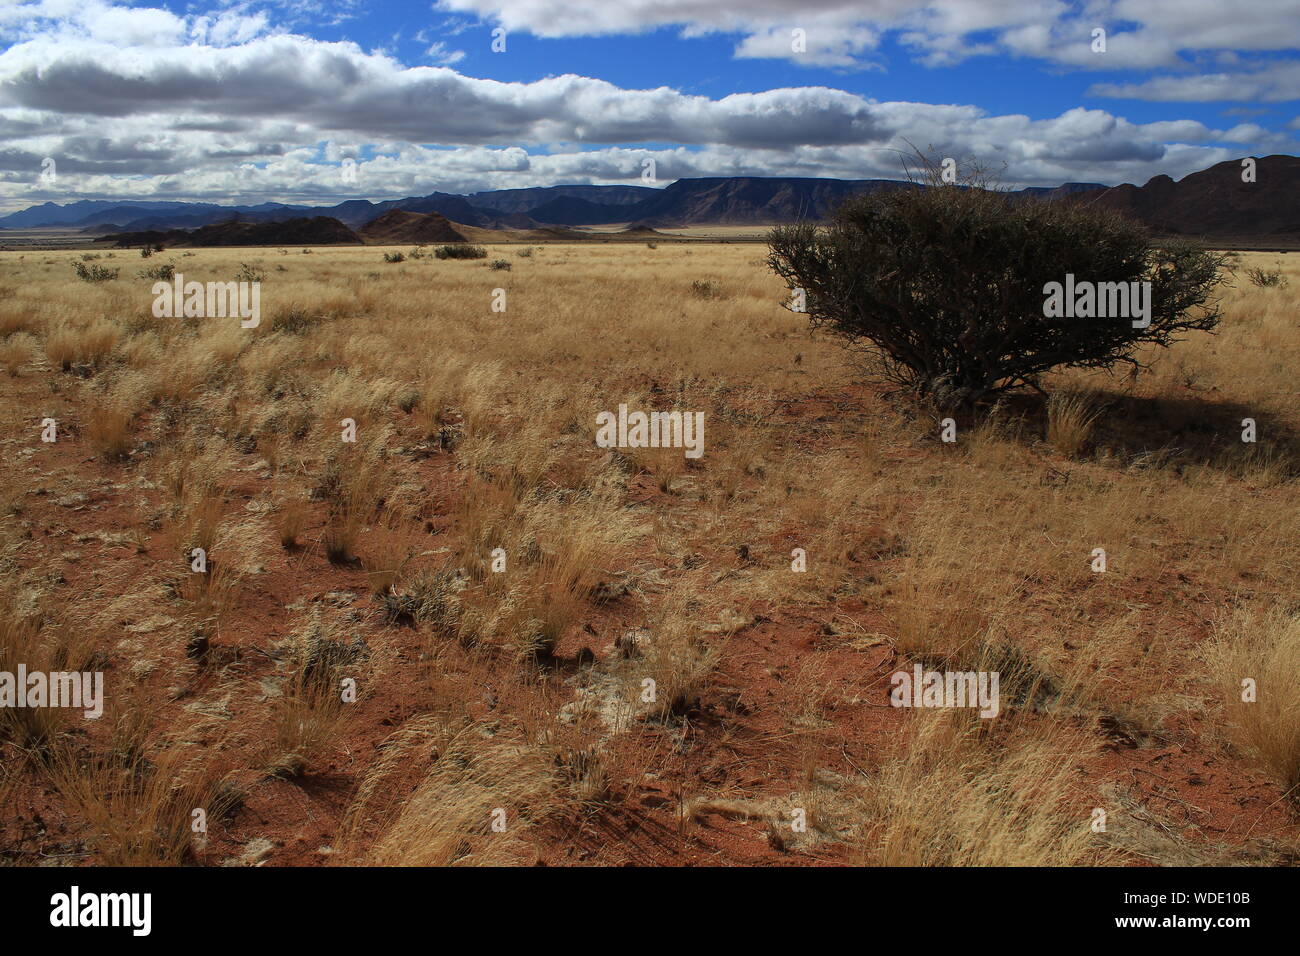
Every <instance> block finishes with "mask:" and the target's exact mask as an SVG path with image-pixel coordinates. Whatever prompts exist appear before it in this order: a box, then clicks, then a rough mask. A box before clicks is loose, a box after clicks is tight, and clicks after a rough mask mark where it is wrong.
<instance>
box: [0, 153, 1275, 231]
mask: <svg viewBox="0 0 1300 956" xmlns="http://www.w3.org/2000/svg"><path fill="white" fill-rule="evenodd" d="M907 185H908V184H907V183H903V182H898V181H896V180H889V179H854V180H844V179H808V178H794V177H759V176H732V177H713V178H699V179H679V180H677V181H676V182H674V183H672V184H671V185H669V186H666V187H664V188H662V189H652V188H650V187H646V186H545V187H534V188H528V189H502V190H495V191H491V192H478V193H473V194H471V195H464V196H462V195H456V194H453V193H442V192H434V193H430V194H429V195H427V196H412V197H408V198H406V199H396V200H386V201H383V202H370V201H369V200H365V199H350V200H347V201H346V202H341V203H338V204H336V205H333V206H294V205H286V204H283V203H260V204H258V205H256V206H220V205H216V204H212V203H183V202H123V201H117V202H113V201H104V200H80V201H78V202H73V203H68V204H66V205H59V204H57V203H43V204H41V205H39V206H32V207H31V208H29V209H24V210H22V211H21V212H15V213H11V214H10V215H8V216H4V217H0V228H5V229H32V228H40V227H64V228H72V229H79V230H81V231H83V232H86V233H88V234H94V235H103V234H108V233H143V232H168V231H171V230H177V229H184V230H195V229H199V228H202V227H205V226H212V225H213V224H217V223H229V222H232V221H233V222H238V223H244V224H257V223H276V222H285V221H287V220H293V219H315V218H319V217H327V218H330V219H335V220H337V221H338V222H340V223H341V224H343V226H345V227H346V228H347V229H348V230H356V231H364V230H363V229H362V227H364V226H366V225H367V224H369V223H373V222H374V221H375V220H377V219H379V218H380V217H381V216H383V215H384V214H385V213H388V212H390V211H392V210H402V211H405V212H408V213H429V214H432V213H436V214H437V215H438V216H441V217H445V218H446V219H448V220H451V221H452V222H454V223H455V224H457V227H459V226H470V227H474V228H476V229H506V230H536V229H539V228H544V227H550V226H598V225H599V226H603V225H611V224H619V223H622V224H627V225H630V226H633V227H649V228H673V227H681V226H701V225H768V224H773V223H780V222H791V221H794V220H797V219H804V218H807V219H824V218H826V217H827V216H828V215H829V214H830V213H831V212H832V211H833V210H834V208H835V206H836V205H838V204H839V203H840V202H842V201H843V200H844V199H846V198H847V197H849V196H851V195H854V194H856V193H862V192H872V191H876V190H881V189H900V188H906V187H907ZM1012 195H1014V196H1018V197H1022V198H1026V199H1031V198H1032V199H1042V198H1055V197H1062V196H1065V197H1069V198H1070V199H1072V200H1074V201H1078V202H1089V203H1098V204H1101V205H1104V206H1107V207H1110V208H1114V209H1117V210H1120V211H1122V212H1125V213H1127V214H1128V215H1131V216H1133V217H1135V218H1137V219H1140V220H1142V221H1143V222H1145V223H1147V224H1148V225H1150V226H1151V228H1152V229H1153V230H1155V231H1157V232H1159V233H1164V234H1170V233H1177V234H1186V235H1204V236H1240V237H1246V236H1279V235H1288V234H1294V235H1300V158H1297V157H1294V156H1266V157H1263V158H1261V159H1259V160H1257V161H1256V175H1255V181H1254V182H1250V183H1247V182H1243V181H1242V166H1241V160H1232V161H1229V162H1225V163H1219V164H1218V165H1215V166H1212V167H1211V168H1209V169H1207V170H1203V171H1202V172H1199V173H1193V174H1191V175H1189V176H1187V177H1185V178H1183V179H1182V180H1180V181H1178V182H1174V180H1172V179H1170V178H1169V177H1168V176H1157V177H1155V178H1154V179H1152V180H1151V181H1150V182H1148V183H1147V184H1146V185H1145V186H1133V185H1123V186H1115V187H1106V186H1103V185H1100V184H1098V183H1065V184H1064V185H1061V186H1057V187H1052V188H1047V187H1032V188H1029V189H1022V190H1017V191H1014V192H1013V193H1012ZM390 228H391V229H395V230H396V231H397V232H400V231H401V227H400V224H399V223H396V222H390V223H388V224H387V225H386V226H385V227H384V231H388V230H389V229H390ZM406 228H409V229H412V230H414V231H416V232H419V231H422V230H426V229H428V230H432V232H437V231H438V230H439V229H440V228H441V227H440V226H438V225H437V224H436V223H434V224H432V225H431V224H429V223H418V224H409V223H408V224H407V227H406ZM286 241H288V240H286ZM340 241H344V240H340Z"/></svg>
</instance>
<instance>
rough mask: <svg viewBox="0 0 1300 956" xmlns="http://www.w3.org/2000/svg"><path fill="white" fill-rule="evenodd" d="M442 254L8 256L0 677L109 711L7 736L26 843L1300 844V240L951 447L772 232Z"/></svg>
mask: <svg viewBox="0 0 1300 956" xmlns="http://www.w3.org/2000/svg"><path fill="white" fill-rule="evenodd" d="M385 251H391V252H395V251H402V252H404V253H405V254H406V255H407V258H406V260H405V261H403V262H386V261H384V257H383V255H382V253H384V252H385ZM410 252H411V250H410V249H409V248H408V249H402V250H384V249H381V248H376V247H364V248H358V247H348V248H317V249H313V250H303V249H300V248H289V249H284V250H278V249H219V250H216V249H200V250H195V251H192V252H190V251H180V250H167V251H165V252H162V253H158V254H156V255H154V256H152V257H150V258H148V259H143V258H141V257H140V256H139V254H138V252H137V251H136V250H118V251H116V252H114V253H112V254H111V255H110V254H108V253H82V252H73V251H56V252H43V251H26V252H22V251H14V252H5V253H0V335H3V337H4V338H3V344H2V345H0V365H2V366H3V370H4V374H3V375H0V396H2V398H0V409H2V410H3V429H2V430H0V436H2V438H3V454H4V458H5V464H6V467H5V469H4V472H3V479H0V480H2V486H0V506H2V508H3V523H2V524H0V529H2V530H0V560H2V561H3V563H4V570H3V580H4V585H3V594H2V596H0V597H2V599H3V601H4V608H3V617H0V670H13V669H14V667H15V666H16V664H18V663H25V664H26V666H27V667H28V668H29V669H37V668H38V667H42V668H44V669H46V670H75V671H99V672H102V673H103V675H104V686H105V706H104V713H103V715H102V716H101V717H100V718H99V719H97V720H88V719H85V718H83V716H82V714H81V713H80V712H77V711H68V710H66V709H64V710H57V709H51V708H41V709H17V708H11V709H8V710H6V711H2V712H0V774H2V775H0V806H2V807H3V812H0V861H2V862H5V863H8V864H17V865H87V864H106V863H160V864H201V865H210V866H220V865H258V864H269V865H301V866H321V865H339V864H355V863H378V864H448V863H461V864H474V863H479V864H484V863H486V864H495V863H518V864H524V865H531V864H538V863H542V864H546V865H561V864H604V865H616V864H627V863H633V864H641V865H681V864H754V863H762V864H773V865H808V864H827V863H829V864H843V863H859V864H923V865H928V864H941V865H944V864H946V865H982V864H1046V865H1081V864H1115V865H1151V864H1178V863H1182V864H1215V863H1242V864H1249V865H1275V864H1281V863H1287V862H1294V861H1295V858H1296V855H1297V846H1298V840H1300V836H1298V834H1297V828H1296V825H1297V805H1296V802H1295V799H1294V797H1295V787H1296V785H1297V783H1300V705H1298V704H1297V700H1298V695H1297V693H1296V690H1297V686H1300V604H1297V595H1300V589H1298V588H1297V578H1298V576H1300V574H1298V572H1300V563H1298V562H1300V509H1298V508H1297V495H1296V492H1297V475H1298V471H1300V470H1298V469H1297V461H1298V458H1297V438H1296V436H1297V434H1300V411H1298V410H1297V388H1296V382H1297V375H1296V370H1297V368H1298V367H1300V326H1298V325H1297V319H1296V316H1297V305H1298V303H1300V300H1298V298H1297V297H1298V296H1300V257H1298V256H1296V255H1294V254H1291V255H1287V254H1259V253H1244V254H1242V255H1241V256H1240V258H1239V264H1240V266H1241V267H1242V269H1241V270H1239V271H1238V273H1237V275H1236V277H1235V278H1234V279H1233V282H1232V285H1231V286H1229V287H1227V288H1225V290H1224V302H1225V318H1224V322H1223V324H1222V326H1221V328H1220V330H1219V333H1218V334H1216V335H1205V334H1197V335H1194V336H1190V337H1189V338H1188V339H1187V340H1185V341H1183V342H1181V343H1178V344H1177V345H1175V346H1174V347H1173V349H1172V350H1169V351H1167V352H1164V353H1162V354H1159V355H1156V354H1151V355H1150V356H1149V357H1150V358H1151V359H1152V360H1153V362H1154V367H1153V368H1152V369H1151V370H1150V371H1149V372H1146V373H1143V374H1141V375H1139V376H1137V377H1136V378H1132V377H1129V376H1127V375H1123V376H1117V377H1112V376H1108V375H1106V374H1102V373H1088V374H1083V373H1066V374H1062V375H1060V376H1057V377H1055V378H1052V379H1050V380H1049V381H1048V382H1046V383H1045V385H1046V386H1047V390H1048V392H1049V393H1050V395H1051V397H1050V399H1044V398H1043V397H1042V396H1040V395H1037V394H1029V395H1025V396H1023V397H1017V398H1015V399H1013V400H1007V401H1005V402H1003V403H1002V404H1000V405H998V406H997V407H994V408H988V409H985V410H983V411H982V413H981V414H980V415H979V416H978V417H976V418H972V419H970V420H959V421H957V422H956V423H955V424H956V440H955V441H953V442H944V441H942V440H941V427H940V423H939V421H938V419H937V417H936V416H935V415H933V414H931V413H928V412H926V411H925V409H924V408H923V407H921V406H919V405H917V404H915V403H914V402H912V401H911V400H909V399H908V398H907V397H905V396H901V395H893V394H890V393H889V392H888V391H887V390H886V389H885V388H883V387H882V386H878V385H872V384H870V382H871V380H872V376H871V372H872V369H871V367H870V364H869V363H866V364H864V363H863V362H859V361H857V360H856V359H855V357H854V356H853V355H852V354H850V353H849V352H846V351H845V350H844V349H843V348H842V347H841V346H840V345H839V344H838V343H836V342H834V341H832V340H829V339H826V338H824V337H821V336H817V335H814V334H812V333H811V332H810V331H809V329H808V326H807V319H806V317H805V316H802V315H799V314H795V313H792V312H790V311H788V310H786V309H785V308H783V307H782V301H783V300H784V299H785V297H786V292H785V289H784V287H783V286H782V284H781V282H780V281H779V280H778V279H777V278H776V277H775V276H773V275H772V274H771V273H770V272H769V271H768V269H767V268H766V266H765V265H764V262H763V256H764V254H765V249H764V247H763V246H762V245H760V244H744V243H732V244H721V243H719V244H713V243H697V244H673V243H664V244H662V245H656V246H655V247H651V246H650V245H646V244H640V243H636V244H634V243H624V244H617V245H615V244H608V245H606V244H581V243H575V244H569V245H564V244H551V245H545V246H533V247H524V246H495V247H492V248H491V249H490V252H489V257H488V259H485V260H477V261H456V260H438V259H435V258H433V257H431V256H424V257H421V258H412V257H411V256H410ZM83 255H98V256H99V258H98V259H94V260H90V261H89V262H87V263H86V264H87V265H95V266H101V267H106V268H109V269H118V270H120V272H119V274H118V276H117V277H116V278H112V279H108V280H105V281H102V282H86V281H80V280H79V279H78V278H77V276H76V275H75V274H74V263H80V262H82V261H83V259H82V257H83ZM494 260H500V261H501V262H502V263H504V266H496V265H495V264H494ZM166 264H171V265H172V266H174V268H175V270H176V271H177V272H180V273H183V274H184V275H185V277H186V279H187V280H188V279H194V280H199V281H208V280H221V281H227V280H231V279H234V278H235V276H236V274H237V273H240V272H241V271H242V272H243V275H244V276H245V277H246V278H249V277H253V278H259V279H260V281H261V283H262V285H261V307H262V318H261V323H260V325H259V326H258V327H257V328H252V329H245V328H241V327H240V323H239V321H238V319H223V318H203V319H195V318H191V319H167V318H162V319H160V318H155V317H154V315H153V314H152V310H151V307H152V304H153V295H152V293H151V291H150V289H151V286H152V284H153V281H154V280H153V279H152V278H149V277H147V276H144V275H142V274H141V273H142V271H143V270H146V269H157V268H159V267H160V266H163V265H166ZM1246 266H1259V267H1263V268H1265V269H1274V268H1277V269H1280V270H1281V275H1282V277H1283V278H1284V279H1285V280H1286V284H1283V285H1277V286H1273V287H1257V286H1256V285H1253V284H1252V283H1251V282H1250V281H1248V280H1247V278H1246V276H1245V274H1244V267H1246ZM506 267H508V268H506ZM498 289H503V290H504V292H505V295H504V306H505V308H504V311H493V303H494V302H501V301H502V297H501V295H500V294H499V293H495V292H494V290H498ZM623 403H626V404H627V405H628V406H629V407H630V408H634V409H635V408H640V409H645V410H651V409H654V410H664V411H667V410H673V409H677V410H681V411H701V412H704V414H705V419H704V422H705V431H704V452H703V455H702V456H701V457H699V458H698V459H692V458H687V457H686V456H685V455H684V454H683V450H682V449H680V448H670V449H653V450H638V449H606V448H601V447H597V445H596V442H595V440H594V439H595V431H596V415H597V413H599V412H601V411H607V410H608V411H613V410H616V409H617V408H618V406H619V405H620V404H623ZM47 419H53V420H54V423H55V432H54V434H55V435H56V440H54V441H43V440H42V435H43V432H45V431H46V427H47V425H48V423H47V422H46V420H47ZM349 419H350V420H351V421H352V423H354V425H355V437H356V440H355V442H350V441H344V440H343V438H344V434H345V431H346V430H347V426H346V425H345V424H344V422H345V420H349ZM1244 419H1251V420H1252V421H1253V422H1254V427H1255V438H1256V440H1255V441H1254V442H1249V441H1243V440H1242V436H1243V430H1244V428H1245V427H1246V426H1244V425H1243V420H1244ZM196 548H202V549H203V552H204V554H205V555H206V569H205V570H203V571H199V572H196V571H193V570H192V561H193V559H192V555H193V554H194V549H196ZM800 549H801V550H800ZM1097 549H1101V550H1102V551H1104V562H1105V570H1104V571H1102V570H1099V565H1098V551H1097ZM803 562H806V567H805V569H803V570H800V569H798V568H799V566H800V565H801V564H802V563H803ZM918 663H919V664H921V665H922V666H923V667H927V668H928V667H937V668H953V667H957V668H958V669H962V670H974V671H996V672H998V673H999V674H1000V675H1001V697H1002V700H1001V708H1000V712H999V713H998V715H997V716H996V717H994V718H991V719H986V718H981V717H980V716H979V715H978V713H976V712H974V711H972V710H970V709H945V708H938V709H926V708H903V707H894V706H891V702H890V689H891V685H890V675H891V674H892V673H894V672H896V671H899V670H906V671H911V669H912V667H913V666H914V665H915V664H918ZM1243 681H1247V682H1248V683H1250V684H1251V685H1252V686H1253V687H1255V688H1256V690H1255V694H1256V696H1255V697H1254V699H1253V701H1252V702H1243V701H1242V697H1243ZM650 682H652V683H650ZM647 688H649V689H650V691H647ZM353 693H354V694H355V699H352V696H353ZM1247 696H1249V695H1247ZM345 698H346V699H345ZM196 811H201V812H196Z"/></svg>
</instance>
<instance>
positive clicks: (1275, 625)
mask: <svg viewBox="0 0 1300 956" xmlns="http://www.w3.org/2000/svg"><path fill="white" fill-rule="evenodd" d="M1204 653H1205V658H1206V662H1207V664H1208V666H1209V670H1210V674H1211V677H1212V679H1213V681H1214V683H1215V685H1216V686H1217V687H1218V688H1219V691H1220V693H1221V694H1222V697H1221V700H1222V703H1223V708H1224V709H1223V714H1224V718H1225V720H1226V721H1227V725H1228V726H1227V730H1228V735H1229V736H1230V737H1231V739H1232V740H1234V741H1235V742H1236V743H1237V744H1238V745H1239V746H1241V747H1242V748H1243V749H1244V750H1245V751H1246V752H1247V753H1248V754H1249V755H1250V756H1251V757H1253V758H1254V759H1255V760H1256V761H1257V762H1258V763H1259V764H1260V765H1261V766H1262V767H1263V768H1264V769H1265V770H1267V771H1268V773H1270V774H1271V775H1272V776H1273V777H1274V778H1275V779H1277V780H1278V781H1279V782H1280V783H1281V784H1282V786H1283V787H1284V788H1285V789H1286V791H1287V792H1288V793H1289V794H1290V795H1291V796H1292V797H1293V798H1294V797H1295V795H1296V793H1297V789H1298V788H1300V696H1297V694H1296V688H1297V687H1300V614H1298V613H1296V612H1294V611H1289V610H1287V609H1286V608H1284V607H1282V606H1280V605H1274V606H1270V607H1263V606H1259V605H1247V606H1245V607H1242V608H1240V609H1238V610H1237V611H1236V612H1235V613H1233V614H1232V615H1230V616H1228V617H1227V618H1226V619H1225V620H1223V621H1222V622H1220V624H1219V625H1218V627H1216V628H1215V634H1214V640H1213V642H1212V643H1210V644H1209V645H1208V646H1207V647H1206V649H1205V652H1204Z"/></svg>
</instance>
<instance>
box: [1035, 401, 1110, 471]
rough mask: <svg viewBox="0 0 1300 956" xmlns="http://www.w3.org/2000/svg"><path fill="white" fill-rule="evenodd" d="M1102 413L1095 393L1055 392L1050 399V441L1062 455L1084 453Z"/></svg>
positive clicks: (1048, 412) (1048, 423) (1048, 425)
mask: <svg viewBox="0 0 1300 956" xmlns="http://www.w3.org/2000/svg"><path fill="white" fill-rule="evenodd" d="M1100 416H1101V409H1100V408H1098V407H1097V406H1096V404H1095V402H1094V400H1093V399H1092V397H1091V396H1089V395H1086V394H1083V393H1080V392H1054V393H1053V394H1052V397H1051V398H1049V399H1048V400H1047V441H1048V444H1050V445H1051V446H1052V447H1053V448H1055V449H1056V450H1057V451H1059V452H1060V453H1061V454H1062V455H1066V456H1068V457H1071V458H1074V457H1077V456H1078V455H1081V454H1083V453H1084V452H1085V451H1086V450H1087V448H1088V446H1089V444H1090V443H1091V441H1092V433H1093V429H1094V428H1095V427H1096V424H1097V419H1098V418H1100Z"/></svg>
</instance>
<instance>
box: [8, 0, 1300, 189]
mask: <svg viewBox="0 0 1300 956" xmlns="http://www.w3.org/2000/svg"><path fill="white" fill-rule="evenodd" d="M1098 29H1101V30H1104V31H1105V35H1104V41H1105V42H1104V44H1103V48H1101V49H1099V48H1098V41H1097V37H1096V33H1095V31H1097V30H1098ZM494 30H504V31H505V46H506V49H505V50H504V51H503V52H494V51H493V50H492V48H491V46H492V40H493V31H494ZM1298 46H1300V0H1255V2H1252V3H1249V4H1242V5H1239V6H1234V7H1231V8H1229V7H1227V6H1226V5H1225V4H1224V3H1223V2H1222V0H1086V2H1061V0H1036V2H1033V3H1018V2H1015V0H801V2H796V3H792V2H788V0H743V2H741V0H437V2H436V3H435V2H430V0H421V2H416V0H395V2H385V3H382V4H380V3H375V4H371V3H365V2H360V0H347V2H342V3H339V2H330V0H283V2H271V3H265V2H243V3H216V4H209V3H203V2H194V3H168V4H163V3H157V2H152V3H151V2H148V0H142V2H135V3H126V2H116V0H36V2H30V0H0V144H2V145H0V207H3V208H4V209H6V210H8V209H13V208H21V207H22V206H26V205H30V204H32V203H33V202H40V201H45V200H53V201H56V202H64V201H68V200H71V199H77V198H119V197H132V198H136V199H198V200H207V201H216V202H234V201H238V202H260V201H264V200H276V201H287V202H318V201H326V200H337V199H344V198H350V197H353V196H364V197H367V198H373V199H379V198H394V197H399V196H405V195H422V194H425V193H429V192H432V191H435V190H441V191H447V192H472V191H476V190H479V189H495V188H512V187H519V186H535V185H552V184H556V183H640V182H642V180H641V178H640V176H641V173H642V171H643V169H644V161H645V160H646V159H647V158H649V159H652V160H653V161H654V166H655V170H654V171H655V179H654V180H653V181H652V182H650V183H649V184H651V185H665V184H666V183H667V182H671V181H672V180H673V179H676V178H678V177H681V176H707V175H742V174H743V175H806V176H835V177H841V178H872V177H880V176H884V177H897V176H898V175H899V172H900V160H899V156H898V150H900V149H906V148H907V144H908V143H914V144H916V145H918V146H922V147H933V148H934V150H935V151H936V152H937V153H938V154H941V155H954V156H958V157H961V158H963V159H966V158H970V159H976V160H978V161H980V162H981V163H983V164H985V165H987V166H991V167H993V168H997V169H1001V170H1002V177H1003V179H1004V181H1006V182H1007V183H1008V184H1013V185H1052V184H1056V183H1060V182H1064V181H1096V182H1105V183H1118V182H1138V183H1141V182H1145V181H1146V180H1147V179H1149V178H1150V177H1151V176H1154V175H1156V174H1159V173H1164V174H1168V175H1172V176H1174V177H1175V178H1179V177H1181V176H1183V175H1186V174H1187V173H1189V172H1193V171H1195V170H1198V169H1202V168H1205V167H1207V166H1209V165H1212V164H1213V163H1215V162H1220V161H1223V160H1226V159H1232V158H1236V157H1240V156H1243V155H1268V154H1271V153H1279V152H1282V153H1294V152H1296V151H1297V146H1298V145H1300V143H1298V142H1297V137H1300V56H1298V55H1297V47H1298ZM347 159H351V160H353V163H355V165H353V166H352V167H351V170H352V172H355V176H350V177H342V176H341V175H340V169H341V164H342V163H343V161H344V160H347ZM46 167H50V168H51V169H52V170H54V171H56V174H55V175H50V174H43V172H42V170H43V169H45V168H46Z"/></svg>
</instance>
